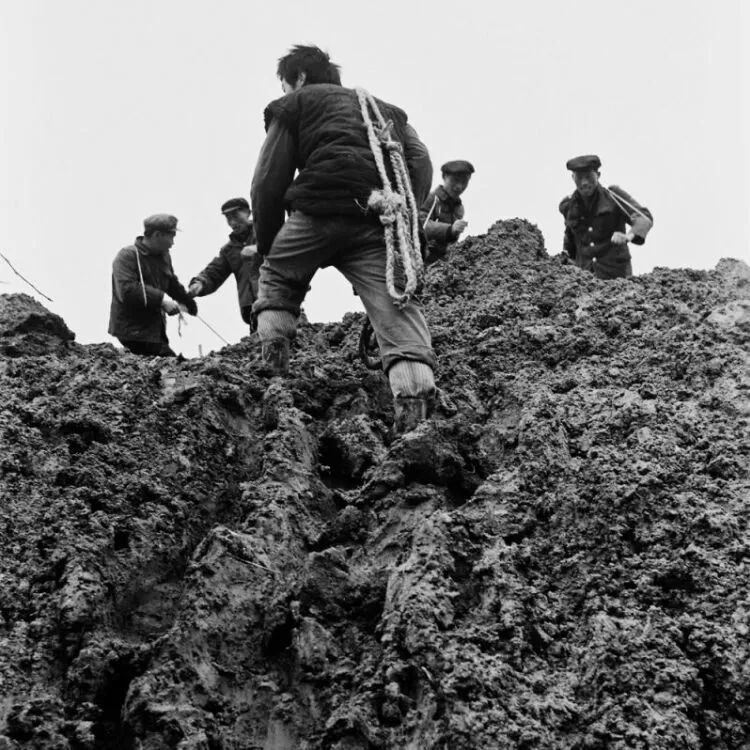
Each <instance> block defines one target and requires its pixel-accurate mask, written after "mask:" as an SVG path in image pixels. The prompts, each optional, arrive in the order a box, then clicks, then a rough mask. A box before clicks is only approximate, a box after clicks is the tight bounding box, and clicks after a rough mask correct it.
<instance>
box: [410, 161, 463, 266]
mask: <svg viewBox="0 0 750 750" xmlns="http://www.w3.org/2000/svg"><path fill="white" fill-rule="evenodd" d="M440 169H441V172H442V175H443V184H442V185H438V187H436V188H435V189H434V190H433V191H432V192H431V193H430V194H429V195H428V196H427V199H426V200H425V202H424V203H423V204H422V207H421V209H420V211H419V223H420V224H421V226H422V228H423V230H424V234H425V239H426V240H427V249H426V252H425V263H427V264H430V263H434V262H435V261H437V260H440V259H441V258H444V257H445V256H446V254H447V252H448V246H449V245H450V244H451V243H453V242H455V241H456V240H457V239H458V238H459V237H460V236H461V233H462V232H463V231H464V229H466V227H467V225H468V222H467V221H465V220H464V204H463V203H462V202H461V195H462V193H463V192H464V191H465V190H466V188H467V187H468V185H469V180H470V179H471V175H472V174H474V167H473V166H472V164H471V163H470V162H468V161H464V160H463V159H457V160H455V161H449V162H446V163H445V164H443V166H442V167H441V168H440Z"/></svg>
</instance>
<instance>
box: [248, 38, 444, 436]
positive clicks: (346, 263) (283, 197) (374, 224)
mask: <svg viewBox="0 0 750 750" xmlns="http://www.w3.org/2000/svg"><path fill="white" fill-rule="evenodd" d="M277 73H278V75H279V78H280V79H281V84H282V90H283V91H284V93H285V96H284V97H282V98H280V99H277V100H276V101H273V102H271V103H270V104H269V105H268V107H267V108H266V111H265V121H266V131H267V133H266V140H265V142H264V144H263V147H262V149H261V152H260V156H259V158H258V161H257V164H256V169H255V174H254V176H253V184H252V195H251V199H252V204H253V211H254V215H255V231H256V235H257V237H258V251H259V252H260V253H261V255H263V256H264V261H263V265H262V266H261V269H260V285H259V290H258V301H257V302H256V303H255V305H254V310H255V312H256V313H257V315H258V335H259V337H260V340H261V343H262V349H263V357H264V359H265V361H266V362H267V363H268V364H269V366H270V368H271V369H272V371H274V372H276V373H279V374H283V373H285V372H286V371H287V369H288V364H289V342H290V339H291V338H292V337H293V336H294V333H295V324H296V320H297V316H298V315H299V312H300V305H301V304H302V301H303V299H304V297H305V294H306V292H307V289H308V284H309V283H310V281H311V279H312V277H313V275H314V274H315V272H316V271H317V270H318V268H321V267H324V266H335V267H336V268H338V270H339V271H341V273H343V274H344V276H345V277H346V278H347V280H348V281H349V282H350V283H351V284H352V286H353V287H354V289H355V291H356V293H357V294H358V295H359V297H360V298H361V299H362V302H363V304H364V307H365V310H366V311H367V314H368V316H369V318H370V320H371V321H372V324H373V327H374V329H375V333H376V335H377V339H378V344H379V346H380V353H381V358H382V360H383V369H384V370H385V371H386V373H387V374H388V378H389V382H390V385H391V389H392V391H393V393H394V397H395V403H396V429H397V430H399V431H401V430H406V429H410V428H411V427H413V426H415V425H416V423H417V422H418V421H420V419H423V418H424V417H425V416H426V415H427V412H428V410H429V407H430V405H431V401H432V398H433V395H434V390H435V381H434V377H433V367H434V365H435V355H434V353H433V350H432V344H431V339H430V334H429V331H428V329H427V323H426V322H425V319H424V316H423V314H422V311H421V308H420V307H419V305H418V304H417V303H416V302H415V301H414V300H413V299H409V300H407V301H405V302H404V304H401V305H397V304H396V303H395V302H394V299H393V298H392V296H391V295H390V294H389V287H388V282H387V268H386V258H387V248H386V234H385V233H384V223H382V222H381V219H380V217H381V214H379V213H378V210H379V208H378V207H377V206H375V205H374V204H373V203H372V200H373V197H374V196H375V195H376V194H377V191H378V190H379V189H380V188H381V187H382V182H381V179H382V178H381V173H380V172H379V167H378V165H379V161H378V160H380V163H382V162H383V160H385V161H388V159H389V158H390V157H389V156H388V155H386V149H382V152H383V153H382V154H378V156H377V157H376V155H375V154H376V152H377V151H380V150H381V148H380V146H379V145H378V143H379V141H378V140H377V137H373V138H369V137H368V127H367V126H366V121H365V117H364V115H363V107H365V106H366V105H365V104H363V100H362V99H361V98H360V97H361V96H364V93H365V92H361V91H358V90H353V89H348V88H344V87H343V86H341V81H340V76H339V72H338V66H336V65H334V64H333V63H331V62H330V59H329V57H328V55H327V54H325V53H324V52H323V51H322V50H320V49H319V48H317V47H306V46H297V47H294V48H293V49H292V50H291V51H290V53H289V54H287V55H286V56H284V57H282V58H281V59H280V60H279V66H278V70H277ZM366 101H369V100H366ZM375 101H376V102H377V105H378V108H379V110H380V113H381V115H382V117H383V118H384V119H385V121H389V123H390V124H389V125H387V126H386V127H385V128H383V130H382V131H381V132H380V135H381V136H382V138H384V139H392V141H393V143H391V145H393V146H394V147H395V148H397V149H399V153H401V152H402V153H403V155H404V162H405V164H406V167H407V169H408V174H406V175H405V179H406V182H407V183H410V184H408V185H405V188H408V189H413V199H415V200H416V203H415V205H414V214H413V220H414V221H413V224H414V226H413V229H414V235H416V231H417V228H418V226H417V222H418V217H417V207H418V206H419V205H421V202H422V201H423V200H424V198H425V197H426V195H427V192H428V190H429V187H430V182H431V179H432V166H431V164H430V158H429V154H428V152H427V149H426V147H425V146H424V144H423V143H422V142H421V141H420V140H419V137H418V136H417V133H416V131H415V130H414V129H413V128H412V127H411V125H409V124H408V122H407V117H406V113H405V112H404V111H403V110H401V109H399V108H398V107H395V106H393V105H390V104H387V103H385V102H382V101H379V100H375ZM373 142H374V144H373ZM373 149H374V150H373ZM295 170H296V171H297V177H296V179H295V176H294V175H295ZM368 202H369V204H368ZM287 210H288V211H289V212H290V216H289V219H288V220H287V221H286V223H284V216H285V211H287ZM400 216H401V217H402V216H403V215H402V214H400ZM384 218H386V217H385V216H384ZM385 231H386V232H387V231H388V227H386V229H385ZM410 236H412V235H410ZM416 244H417V245H418V242H417V243H416ZM413 246H414V243H411V244H410V245H409V252H414V247H413ZM415 252H416V255H417V258H420V256H419V249H418V247H417V249H416V251H415ZM420 260H421V258H420ZM420 265H421V264H420Z"/></svg>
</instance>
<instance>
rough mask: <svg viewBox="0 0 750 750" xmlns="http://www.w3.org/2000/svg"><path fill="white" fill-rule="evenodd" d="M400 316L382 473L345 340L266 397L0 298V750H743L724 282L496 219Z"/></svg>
mask: <svg viewBox="0 0 750 750" xmlns="http://www.w3.org/2000/svg"><path fill="white" fill-rule="evenodd" d="M423 303H424V306H425V309H426V312H427V315H428V318H429V322H430V326H431V329H432V332H433V338H434V345H435V348H436V350H437V353H438V357H439V361H440V369H439V371H438V373H437V374H438V379H439V384H440V387H441V388H442V389H443V391H444V393H445V396H446V397H447V399H448V400H449V401H450V402H451V403H452V404H453V405H455V407H456V411H455V413H453V410H452V409H442V410H438V411H437V412H436V414H435V415H434V416H433V417H432V418H431V419H430V420H429V421H428V422H426V423H424V424H423V425H421V426H420V427H419V428H418V429H417V430H415V431H413V432H411V433H408V434H407V435H405V436H402V437H400V438H398V439H393V438H392V437H391V434H390V430H389V427H390V422H391V419H392V409H391V403H390V395H389V390H388V386H387V382H386V381H385V378H384V377H383V376H382V375H381V374H378V373H373V372H370V371H368V370H366V369H365V368H364V367H363V366H362V365H361V363H360V362H359V360H358V358H357V340H358V334H359V328H360V326H361V322H362V318H361V316H360V315H356V314H352V315H347V316H346V317H345V318H344V320H343V321H341V322H340V323H336V324H327V325H322V324H316V325H310V324H304V325H303V326H302V327H301V328H300V331H299V335H298V339H297V341H296V343H295V346H294V350H293V357H292V373H293V374H292V375H291V376H290V377H288V378H284V379H279V378H276V379H273V380H269V379H267V378H265V377H264V376H263V375H262V372H263V369H262V367H261V363H260V360H259V351H258V346H257V343H256V342H254V341H252V340H250V339H244V340H243V341H242V342H241V343H239V344H237V345H235V346H231V347H227V348H225V349H223V350H222V351H221V352H218V353H216V354H213V355H211V356H209V357H206V358H203V359H199V360H171V361H170V360H162V359H154V360H146V359H142V358H137V357H134V356H133V355H130V354H125V353H122V352H119V351H118V350H116V349H114V348H113V347H112V346H110V345H107V344H100V345H89V346H82V345H79V344H77V343H75V340H74V335H73V333H72V332H70V331H69V330H68V328H67V326H66V325H65V323H64V321H62V320H61V319H60V318H59V317H58V316H55V315H54V314H53V313H51V312H49V311H48V310H46V309H45V308H44V307H42V306H41V305H39V304H38V303H37V302H35V301H34V300H33V299H32V298H30V297H27V296H25V295H5V296H0V384H1V385H2V393H3V395H4V400H3V408H2V410H0V510H1V511H2V512H0V749H3V748H6V749H10V748H26V747H28V748H49V749H52V748H55V750H58V749H59V750H65V749H67V748H70V749H72V750H78V749H82V748H85V749H88V748H103V749H104V750H110V749H111V750H115V749H118V750H119V749H122V750H130V749H131V748H132V749H136V748H137V749H138V750H157V749H161V748H194V749H196V750H197V749H199V748H200V749H204V748H205V749H209V748H210V749H215V748H227V749H229V748H243V749H245V748H258V749H259V750H261V749H262V750H292V749H302V750H317V749H319V748H320V749H322V748H334V749H335V750H355V749H359V750H365V749H370V748H414V749H415V750H416V749H417V748H437V749H441V750H447V749H448V748H450V750H464V749H466V750H469V749H474V748H503V749H504V748H508V749H510V748H529V749H531V748H561V749H562V748H580V749H583V748H586V749H590V748H644V749H645V748H678V747H680V748H696V749H700V750H707V749H708V748H711V749H714V748H717V749H719V750H721V749H724V748H725V749H726V750H729V749H735V748H737V749H740V748H747V747H750V708H748V707H749V706H750V682H749V681H748V671H747V664H748V656H749V654H748V630H749V628H750V598H749V595H748V591H749V590H750V586H749V585H748V584H750V575H749V574H748V566H750V531H749V529H748V514H749V513H750V510H749V508H750V504H749V503H748V501H749V500H750V493H749V491H748V490H749V488H750V479H749V478H748V469H749V467H750V461H749V459H748V454H749V453H750V355H749V354H748V342H749V341H750V269H749V268H748V267H747V266H746V265H745V264H743V263H741V262H739V261H733V260H730V259H727V260H723V261H721V263H719V265H718V266H717V268H716V269H714V270H712V271H694V270H690V269H656V270H655V271H654V272H652V273H650V274H646V275H644V276H641V277H637V278H634V279H630V280H619V281H614V282H600V281H597V280H595V279H593V278H591V277H590V276H587V275H583V274H581V273H580V272H578V271H577V270H576V269H574V268H571V267H570V266H564V265H562V264H561V263H560V259H559V257H550V256H549V254H548V253H547V251H546V250H545V248H544V241H543V238H542V236H541V234H540V232H539V231H538V230H537V229H536V227H534V226H533V225H531V224H529V223H527V222H525V221H523V220H521V219H515V220H511V221H503V222H498V223H497V224H495V225H494V226H493V227H492V228H491V229H490V230H489V232H488V233H487V234H486V235H484V236H480V237H473V238H469V239H467V240H466V241H464V242H463V243H462V244H461V245H460V249H459V251H457V252H455V253H454V254H453V256H452V258H451V259H450V260H449V261H448V262H447V263H444V264H442V265H438V266H433V267H431V268H430V269H429V271H428V276H427V281H426V284H425V289H424V292H423Z"/></svg>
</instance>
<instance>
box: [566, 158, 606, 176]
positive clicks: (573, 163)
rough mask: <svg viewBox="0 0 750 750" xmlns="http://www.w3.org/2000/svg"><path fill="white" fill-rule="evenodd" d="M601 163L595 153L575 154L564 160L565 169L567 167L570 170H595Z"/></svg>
mask: <svg viewBox="0 0 750 750" xmlns="http://www.w3.org/2000/svg"><path fill="white" fill-rule="evenodd" d="M601 165H602V163H601V160H600V159H599V157H598V156H597V155H596V154H588V155H587V156H576V157H574V158H573V159H568V161H566V162H565V167H566V169H569V170H570V171H571V172H596V171H597V170H598V169H599V167H601Z"/></svg>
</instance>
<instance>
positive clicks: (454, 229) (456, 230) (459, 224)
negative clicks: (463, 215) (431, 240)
mask: <svg viewBox="0 0 750 750" xmlns="http://www.w3.org/2000/svg"><path fill="white" fill-rule="evenodd" d="M468 226H469V222H468V221H464V220H463V219H458V220H457V221H454V222H453V224H452V225H451V234H452V235H453V236H454V237H458V236H459V235H460V234H461V232H463V231H464V229H466V227H468Z"/></svg>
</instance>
